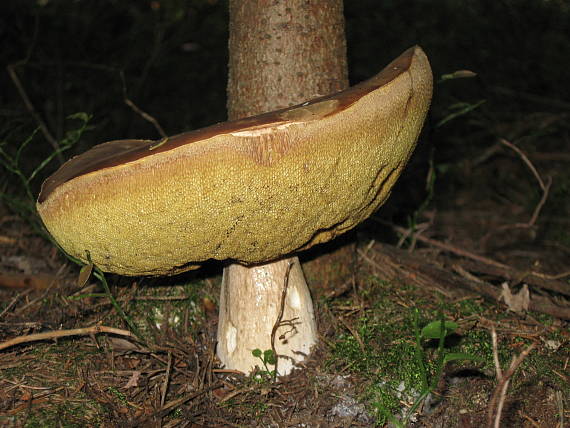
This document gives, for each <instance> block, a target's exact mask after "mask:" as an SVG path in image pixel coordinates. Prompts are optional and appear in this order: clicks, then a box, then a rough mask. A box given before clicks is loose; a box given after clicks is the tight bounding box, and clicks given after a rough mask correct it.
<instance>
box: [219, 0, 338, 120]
mask: <svg viewBox="0 0 570 428" xmlns="http://www.w3.org/2000/svg"><path fill="white" fill-rule="evenodd" d="M345 40H346V38H345V35H344V16H343V7H342V0H295V1H286V0H232V1H230V40H229V50H230V59H229V80H228V115H229V118H230V119H237V118H240V117H245V116H251V115H254V114H259V113H264V112H266V111H271V110H275V109H278V108H282V107H288V106H291V105H294V104H298V103H301V102H303V101H306V100H309V99H311V98H315V97H317V96H320V95H328V94H331V93H334V92H338V91H341V90H343V89H346V88H347V87H348V72H347V66H346V42H345Z"/></svg>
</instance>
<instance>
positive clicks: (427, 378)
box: [376, 309, 480, 428]
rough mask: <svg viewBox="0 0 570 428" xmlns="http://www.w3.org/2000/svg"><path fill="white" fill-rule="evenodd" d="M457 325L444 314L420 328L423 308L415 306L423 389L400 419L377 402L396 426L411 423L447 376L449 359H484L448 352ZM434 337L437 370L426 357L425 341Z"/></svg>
mask: <svg viewBox="0 0 570 428" xmlns="http://www.w3.org/2000/svg"><path fill="white" fill-rule="evenodd" d="M457 327H458V326H457V323H455V322H453V321H446V320H445V319H444V318H443V316H441V317H440V319H439V320H438V321H432V322H430V323H428V324H427V325H426V326H425V327H424V328H422V329H420V327H419V311H418V309H415V310H414V331H415V347H414V351H415V354H414V357H415V359H416V363H417V367H418V368H419V370H420V379H421V389H420V393H419V395H418V396H417V398H416V399H415V400H414V403H413V404H412V406H411V407H410V408H409V409H408V410H407V411H406V414H405V415H404V416H403V417H402V419H401V420H398V419H397V418H396V417H395V416H394V415H392V413H390V412H389V411H388V409H387V408H386V407H385V406H384V405H383V404H382V403H377V404H376V407H377V409H378V410H379V411H380V412H381V413H382V414H383V415H384V416H385V417H386V418H387V419H389V420H390V421H391V422H392V423H393V424H394V425H395V426H396V427H398V428H404V427H406V426H407V425H408V422H409V421H410V418H411V417H412V416H413V415H414V413H415V411H416V410H417V409H418V407H419V406H420V405H421V404H422V403H423V402H424V400H425V399H426V398H427V397H428V396H429V394H431V393H432V392H433V391H434V390H435V389H436V387H437V385H438V383H439V381H440V380H441V378H442V376H443V369H444V368H445V365H446V364H447V363H449V362H450V361H461V360H480V358H479V357H476V356H474V355H471V354H466V353H463V352H448V351H446V350H445V339H446V337H448V336H449V335H451V334H452V333H454V332H455V330H456V329H457ZM434 339H435V340H438V346H437V351H436V355H435V363H434V364H433V370H430V368H429V366H430V364H429V362H428V360H427V358H426V354H425V351H424V342H425V341H428V340H434Z"/></svg>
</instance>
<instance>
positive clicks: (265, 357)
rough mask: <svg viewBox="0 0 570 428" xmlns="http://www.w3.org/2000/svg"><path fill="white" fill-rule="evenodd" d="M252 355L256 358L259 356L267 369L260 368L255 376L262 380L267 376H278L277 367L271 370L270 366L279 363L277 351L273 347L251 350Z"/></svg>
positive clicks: (273, 377)
mask: <svg viewBox="0 0 570 428" xmlns="http://www.w3.org/2000/svg"><path fill="white" fill-rule="evenodd" d="M251 355H253V356H254V357H255V358H259V359H260V360H261V363H262V364H263V367H264V368H265V370H260V371H258V372H256V374H255V378H256V379H258V380H262V379H264V378H265V377H270V378H272V379H275V378H276V377H277V372H276V370H275V369H273V370H270V369H269V366H274V365H275V364H276V363H277V358H276V357H275V352H273V350H272V349H266V350H265V351H262V350H261V349H258V348H256V349H254V350H253V351H251Z"/></svg>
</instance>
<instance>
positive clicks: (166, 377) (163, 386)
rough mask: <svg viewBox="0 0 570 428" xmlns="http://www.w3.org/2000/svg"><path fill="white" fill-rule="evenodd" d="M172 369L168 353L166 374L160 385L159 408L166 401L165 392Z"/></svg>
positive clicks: (170, 356) (170, 353) (170, 357)
mask: <svg viewBox="0 0 570 428" xmlns="http://www.w3.org/2000/svg"><path fill="white" fill-rule="evenodd" d="M171 369H172V352H169V353H168V364H167V365H166V373H165V374H164V383H163V384H162V394H161V397H160V407H164V401H165V400H166V392H167V391H168V384H169V382H170V371H171Z"/></svg>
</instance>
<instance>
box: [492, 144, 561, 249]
mask: <svg viewBox="0 0 570 428" xmlns="http://www.w3.org/2000/svg"><path fill="white" fill-rule="evenodd" d="M499 143H501V144H502V145H504V146H506V147H508V148H510V149H511V150H513V151H514V152H515V153H516V154H517V155H519V157H520V158H521V159H522V161H523V162H524V163H525V164H526V166H527V167H528V168H529V169H530V171H531V172H532V175H534V178H535V179H536V181H537V182H538V185H539V186H540V189H541V190H542V196H541V198H540V201H538V203H537V204H536V206H535V207H534V210H533V212H532V215H531V217H530V219H529V220H528V221H527V222H526V223H513V224H506V225H503V226H500V227H498V228H497V229H495V230H493V231H490V232H489V233H487V234H486V235H485V236H484V237H483V238H482V239H481V242H482V243H483V245H485V243H486V242H487V240H488V239H489V238H490V236H491V235H492V234H493V233H495V232H498V231H504V230H508V229H530V228H531V227H533V226H534V225H535V224H536V221H537V220H538V216H539V215H540V212H541V211H542V207H544V204H545V203H546V200H547V199H548V193H549V191H550V186H551V185H552V177H548V178H547V179H546V183H545V182H544V180H543V179H542V177H541V176H540V174H539V173H538V171H537V169H536V168H535V166H534V165H533V164H532V162H531V161H530V159H529V158H528V157H527V155H525V154H524V153H523V151H522V150H521V149H519V148H518V147H517V146H515V145H514V144H513V143H511V142H510V141H507V140H505V139H504V138H499Z"/></svg>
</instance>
